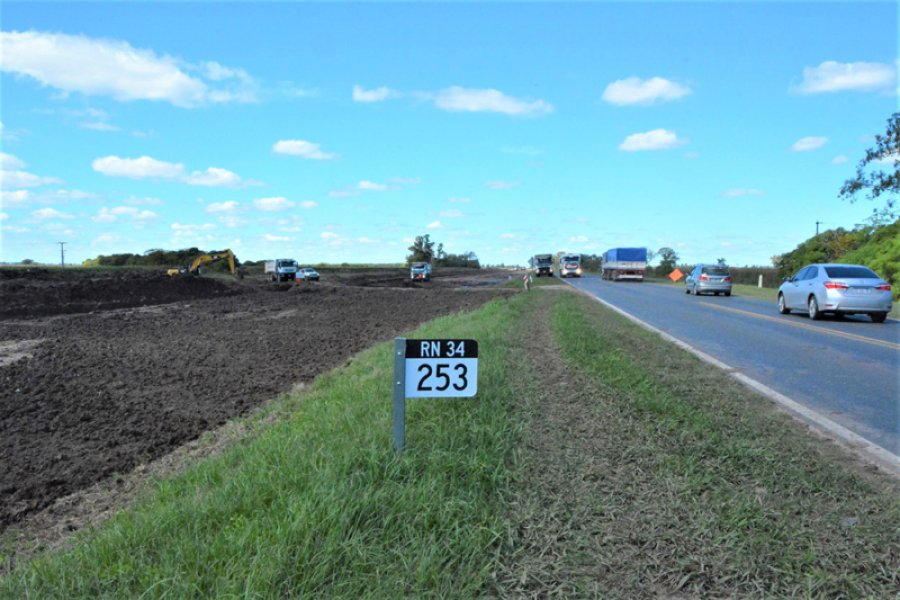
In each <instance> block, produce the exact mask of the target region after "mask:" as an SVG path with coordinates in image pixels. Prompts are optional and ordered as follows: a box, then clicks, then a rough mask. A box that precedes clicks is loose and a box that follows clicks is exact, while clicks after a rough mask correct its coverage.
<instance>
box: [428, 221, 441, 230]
mask: <svg viewBox="0 0 900 600" xmlns="http://www.w3.org/2000/svg"><path fill="white" fill-rule="evenodd" d="M425 227H426V228H427V229H440V228H441V227H443V225H441V222H440V221H432V222H431V223H429V224H428V225H426V226H425Z"/></svg>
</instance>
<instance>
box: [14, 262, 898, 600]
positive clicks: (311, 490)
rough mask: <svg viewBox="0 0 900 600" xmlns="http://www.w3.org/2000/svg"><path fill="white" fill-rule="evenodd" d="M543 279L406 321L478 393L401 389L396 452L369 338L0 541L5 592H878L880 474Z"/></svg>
mask: <svg viewBox="0 0 900 600" xmlns="http://www.w3.org/2000/svg"><path fill="white" fill-rule="evenodd" d="M545 282H546V283H545ZM552 282H558V281H557V280H556V278H553V279H552V280H551V279H546V280H545V279H544V278H541V279H540V288H539V289H534V290H532V291H531V292H529V293H521V294H518V295H515V296H514V297H512V298H510V299H508V300H499V301H494V302H492V303H490V304H488V305H486V306H484V307H483V308H481V309H479V310H477V311H475V312H472V313H468V314H459V315H454V316H451V317H445V318H441V319H438V320H436V321H433V322H431V323H429V324H426V325H425V326H423V327H422V328H420V329H418V330H417V331H415V332H410V337H423V338H427V337H449V338H456V337H459V338H474V339H477V340H478V342H479V351H480V352H479V356H480V358H479V381H478V389H479V393H478V396H477V397H476V398H474V399H471V400H437V399H420V400H410V401H408V407H407V422H408V430H407V448H406V450H405V451H404V452H403V453H402V454H400V455H397V454H395V453H394V452H393V451H392V449H391V428H390V418H391V387H392V386H391V383H392V382H391V368H392V356H391V349H392V346H393V344H392V343H391V342H386V343H384V344H381V345H379V346H377V347H375V348H372V349H369V350H367V351H365V352H363V353H361V354H360V355H358V356H356V357H354V358H353V359H352V360H351V361H348V364H346V365H345V366H344V367H342V368H339V369H337V370H335V371H333V372H330V373H328V374H326V375H323V376H321V377H319V378H318V379H317V380H316V382H315V383H314V384H313V385H311V386H310V387H308V388H306V389H304V390H302V391H300V392H298V393H295V394H292V395H287V396H282V397H280V398H277V399H275V400H273V401H272V402H271V403H270V404H269V405H268V406H267V407H266V408H265V410H263V411H261V412H259V413H256V414H254V415H253V416H251V417H248V418H247V419H246V423H245V425H246V429H247V430H248V431H249V432H250V433H248V434H246V435H245V436H244V437H242V438H240V439H238V440H237V441H236V442H235V443H233V444H232V445H231V447H230V448H228V449H227V450H226V451H225V452H224V454H222V455H220V456H217V457H215V458H212V459H209V460H207V461H205V462H202V463H199V464H196V465H194V466H192V467H190V468H189V469H187V470H186V471H185V472H183V473H180V474H176V475H174V476H172V477H169V478H167V479H164V480H161V481H157V482H154V483H153V484H152V485H150V486H149V487H148V490H147V492H146V493H145V494H144V498H143V499H142V500H141V502H139V503H138V504H137V506H135V507H134V508H133V509H130V510H126V511H122V512H120V513H119V514H118V515H116V516H115V517H114V518H112V519H110V520H109V521H108V522H107V523H106V524H104V525H103V526H101V527H99V528H97V529H95V530H92V531H88V532H84V533H81V534H79V535H77V536H76V537H75V538H74V539H73V540H72V542H71V543H70V544H69V545H68V548H66V549H64V550H63V551H59V552H55V553H49V554H46V555H43V556H41V555H38V556H37V557H35V558H33V559H30V560H24V559H23V560H19V561H18V564H15V565H14V564H13V560H12V558H11V550H10V549H8V548H5V547H4V546H3V545H2V544H3V543H2V542H0V554H2V555H3V557H0V571H5V574H4V576H3V577H2V579H0V597H2V598H66V599H72V598H185V597H191V598H212V597H215V598H286V597H308V598H318V597H332V598H404V597H408V598H421V597H433V598H472V597H523V596H540V597H548V596H554V595H555V596H559V597H596V596H603V597H615V598H634V597H642V596H643V597H659V596H675V597H685V598H687V597H697V596H716V597H721V596H729V597H733V596H737V597H765V598H770V597H810V598H812V597H821V598H836V597H850V598H852V597H870V598H888V597H896V596H897V591H898V590H900V553H898V552H897V537H896V533H897V531H898V530H900V499H898V498H900V494H898V492H900V487H898V485H897V484H896V482H895V481H893V480H892V479H890V478H888V477H886V476H883V475H880V474H878V473H874V472H872V471H871V470H869V469H866V468H862V467H860V466H859V465H858V464H857V463H856V462H855V461H853V460H851V459H848V458H847V457H846V455H845V454H844V453H843V452H842V451H839V450H838V449H836V448H834V447H833V446H831V445H830V444H829V443H827V442H824V441H822V440H821V439H819V438H817V437H813V436H810V435H809V434H808V433H806V431H805V429H804V428H803V427H800V426H797V425H796V424H795V423H794V422H792V421H791V420H790V419H788V418H787V417H785V416H784V415H782V414H780V413H777V412H775V411H773V410H772V408H771V407H770V405H769V403H768V402H767V401H764V400H762V399H760V398H758V397H756V396H754V395H753V394H751V393H749V392H748V391H746V390H745V389H744V388H742V387H741V386H740V385H739V384H737V383H736V382H735V381H733V380H732V379H730V378H729V377H727V376H726V375H725V374H723V373H719V372H716V371H712V370H711V369H709V367H708V366H706V365H704V364H702V363H700V362H699V361H698V360H697V359H695V358H694V357H693V356H690V355H688V354H685V353H683V352H681V351H679V350H676V349H674V348H673V347H672V346H671V345H669V344H667V343H665V342H663V341H661V340H660V339H659V338H657V337H656V336H654V335H652V334H650V333H647V332H645V331H644V330H642V329H639V328H637V327H635V326H634V325H632V324H630V323H629V322H627V321H626V320H624V319H623V318H621V317H619V316H618V315H615V314H614V313H612V312H610V311H608V310H606V309H604V308H603V307H601V306H600V305H599V304H598V303H596V302H592V301H590V300H588V299H586V298H585V297H583V296H581V295H579V294H576V293H573V292H572V291H571V290H569V288H567V287H562V286H555V287H553V286H551V285H550V284H551V283H552ZM698 387H699V388H700V389H714V390H716V393H715V394H698V393H696V390H697V389H698Z"/></svg>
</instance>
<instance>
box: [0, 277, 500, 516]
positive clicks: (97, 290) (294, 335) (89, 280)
mask: <svg viewBox="0 0 900 600" xmlns="http://www.w3.org/2000/svg"><path fill="white" fill-rule="evenodd" d="M507 278H508V275H507V274H506V273H505V272H490V271H479V272H477V275H476V276H474V277H473V272H472V271H470V270H458V271H442V272H438V273H436V274H435V279H434V280H433V281H432V282H431V283H428V284H426V283H413V282H411V281H408V280H407V279H406V278H405V272H402V271H400V270H396V271H387V270H386V271H364V272H359V273H350V274H346V273H345V274H341V275H338V274H327V273H323V278H322V281H321V282H319V283H303V282H301V283H298V284H296V285H293V284H273V283H267V282H264V281H262V279H261V278H259V279H254V278H247V279H244V280H243V281H239V282H238V281H232V280H230V279H225V278H218V277H216V278H213V277H201V278H175V279H170V278H168V277H166V276H165V275H164V274H162V273H158V272H155V271H113V272H107V273H103V274H100V275H95V274H91V272H87V271H81V270H72V271H58V270H56V271H48V270H42V269H29V270H24V269H5V270H0V298H2V299H3V301H2V303H0V382H2V385H0V533H2V532H3V531H4V530H5V529H6V528H8V527H9V526H10V525H12V524H15V523H19V522H21V521H22V520H23V519H25V518H26V517H27V516H28V515H31V514H33V513H35V512H37V511H39V510H41V509H43V508H45V507H46V506H48V505H49V504H50V503H52V502H53V501H54V500H55V499H57V498H60V497H62V496H64V495H66V494H69V493H71V492H74V491H77V490H81V489H84V488H86V487H88V486H90V485H91V484H93V483H95V482H98V481H100V480H103V479H104V478H108V477H109V476H111V475H113V474H116V473H125V472H128V471H130V470H131V469H133V468H135V467H136V466H138V465H142V464H145V463H147V462H149V461H151V460H154V459H156V458H158V457H160V456H163V455H165V454H167V453H169V452H171V451H172V450H173V449H175V448H176V447H178V446H180V445H182V444H184V443H185V442H187V441H189V440H192V439H194V438H196V437H198V436H199V435H200V434H201V433H203V432H204V431H207V430H209V429H212V428H215V427H217V426H219V425H221V424H222V423H224V422H226V421H228V420H229V419H231V418H233V417H236V416H238V415H241V414H243V413H245V412H246V411H248V410H250V409H252V408H254V407H256V406H258V405H259V404H261V403H263V402H265V401H266V400H269V399H271V398H273V397H275V396H276V395H277V394H279V393H281V392H286V391H289V390H290V389H291V387H292V386H294V385H296V384H297V383H303V382H308V381H311V380H312V379H313V378H315V377H316V375H318V374H319V373H322V372H323V371H326V370H328V369H331V368H333V367H335V366H337V365H339V364H341V363H342V362H343V361H345V360H346V359H347V358H348V357H349V356H351V355H352V354H354V353H356V352H358V351H360V350H362V349H364V348H366V347H368V346H371V345H372V344H374V343H376V342H380V341H384V340H388V339H390V338H392V337H394V336H396V335H398V334H400V333H401V332H403V331H406V330H409V329H411V328H413V327H414V326H416V325H417V324H419V323H421V322H424V321H427V320H430V319H433V318H435V317H437V316H440V315H443V314H448V313H452V312H457V311H460V310H468V309H472V308H475V307H477V306H479V305H481V304H483V303H484V302H487V301H489V300H491V299H493V298H496V297H498V296H503V295H506V294H508V293H510V291H509V290H505V289H499V288H497V287H495V284H497V283H501V282H503V281H506V279H507Z"/></svg>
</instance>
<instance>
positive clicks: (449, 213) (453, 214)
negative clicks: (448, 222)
mask: <svg viewBox="0 0 900 600" xmlns="http://www.w3.org/2000/svg"><path fill="white" fill-rule="evenodd" d="M439 216H441V217H446V218H448V219H457V218H459V217H464V216H466V213H464V212H463V211H461V210H457V209H455V208H454V209H451V210H442V211H441V212H440V213H439Z"/></svg>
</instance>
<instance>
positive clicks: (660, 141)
mask: <svg viewBox="0 0 900 600" xmlns="http://www.w3.org/2000/svg"><path fill="white" fill-rule="evenodd" d="M686 143H687V140H684V139H678V135H677V134H676V133H675V132H674V131H668V130H666V129H654V130H652V131H647V132H644V133H633V134H631V135H629V136H628V137H626V138H625V141H623V142H622V143H621V144H619V150H622V151H624V152H641V151H643V150H670V149H672V148H677V147H678V146H681V145H683V144H686Z"/></svg>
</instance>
